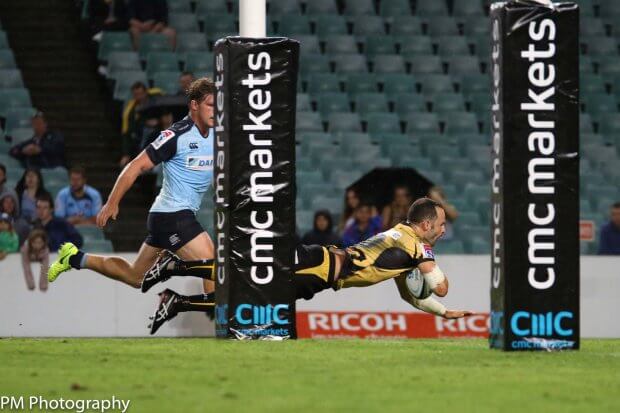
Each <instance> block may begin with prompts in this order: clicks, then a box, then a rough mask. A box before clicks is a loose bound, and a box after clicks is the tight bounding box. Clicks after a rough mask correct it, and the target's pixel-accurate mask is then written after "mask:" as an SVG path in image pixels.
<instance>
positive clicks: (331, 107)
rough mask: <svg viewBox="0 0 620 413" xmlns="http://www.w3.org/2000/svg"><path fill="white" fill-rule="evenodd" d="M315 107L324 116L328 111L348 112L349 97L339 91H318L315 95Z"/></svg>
mask: <svg viewBox="0 0 620 413" xmlns="http://www.w3.org/2000/svg"><path fill="white" fill-rule="evenodd" d="M317 109H318V111H319V112H320V113H321V115H323V116H324V117H326V118H327V116H329V114H330V113H335V112H350V111H351V106H350V104H349V97H348V96H347V94H346V93H340V92H326V93H320V94H318V95H317Z"/></svg>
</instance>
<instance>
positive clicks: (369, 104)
mask: <svg viewBox="0 0 620 413" xmlns="http://www.w3.org/2000/svg"><path fill="white" fill-rule="evenodd" d="M353 102H354V105H355V111H356V112H358V113H359V114H360V115H361V116H362V118H363V119H365V118H366V115H367V114H369V113H373V112H388V111H389V105H388V102H387V99H386V97H385V94H383V93H376V92H375V93H357V94H355V96H354V97H353Z"/></svg>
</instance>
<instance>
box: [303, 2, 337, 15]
mask: <svg viewBox="0 0 620 413" xmlns="http://www.w3.org/2000/svg"><path fill="white" fill-rule="evenodd" d="M306 14H310V15H312V14H338V5H337V4H336V1H335V0H312V1H308V2H307V3H306Z"/></svg>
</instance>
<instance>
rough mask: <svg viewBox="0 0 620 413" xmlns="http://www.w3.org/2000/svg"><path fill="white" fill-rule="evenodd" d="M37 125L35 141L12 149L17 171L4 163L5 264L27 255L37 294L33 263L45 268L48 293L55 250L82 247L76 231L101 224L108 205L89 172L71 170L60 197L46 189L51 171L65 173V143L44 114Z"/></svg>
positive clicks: (42, 283)
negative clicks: (90, 180) (102, 211)
mask: <svg viewBox="0 0 620 413" xmlns="http://www.w3.org/2000/svg"><path fill="white" fill-rule="evenodd" d="M31 125H32V137H31V138H30V139H27V140H24V141H22V142H18V143H15V144H14V145H13V146H12V147H10V149H8V155H10V156H11V157H12V158H13V159H15V160H16V161H17V162H15V163H11V165H12V166H9V167H11V168H14V169H15V170H14V171H12V170H9V169H7V165H4V164H0V261H2V260H4V259H5V258H6V256H7V254H10V253H18V252H19V253H21V256H22V263H23V267H24V276H25V279H26V285H27V287H28V289H30V290H33V289H35V278H34V276H33V273H32V268H31V264H32V263H34V262H39V263H41V269H40V277H39V278H40V280H39V289H40V290H41V291H46V290H47V278H46V276H45V274H46V272H47V266H48V264H49V253H50V251H56V250H57V249H58V248H59V247H60V245H61V244H62V243H63V242H67V241H69V242H73V243H75V244H76V245H79V246H81V245H82V244H83V238H82V235H81V234H80V232H79V231H78V229H76V227H78V228H79V227H83V226H93V225H95V217H96V215H97V213H98V212H99V210H100V209H101V204H102V200H101V195H100V193H99V192H98V191H97V190H96V189H95V188H93V187H91V186H89V185H87V177H86V170H85V169H84V168H82V167H80V166H76V167H73V168H71V169H70V170H69V172H68V182H67V185H66V186H64V187H62V188H60V190H59V191H57V193H54V194H52V193H50V191H48V190H47V189H46V187H45V179H44V176H45V174H46V173H48V172H47V171H52V170H57V169H56V168H61V169H60V170H61V171H63V170H65V169H64V168H65V165H66V164H65V148H64V139H63V136H62V134H61V133H59V132H56V131H53V130H50V129H49V128H48V124H47V121H46V119H45V116H44V115H43V113H41V112H38V111H37V112H35V113H34V115H33V116H32V122H31ZM8 138H10V136H9V137H8ZM5 139H6V138H5ZM13 162H14V161H13ZM22 168H23V173H22V174H21V177H20V178H19V180H18V181H17V183H16V184H15V185H14V186H12V185H10V184H9V183H8V182H7V176H8V175H11V176H15V172H17V171H19V170H21V169H22ZM17 173H19V172H17ZM54 192H56V191H54ZM54 196H55V202H54Z"/></svg>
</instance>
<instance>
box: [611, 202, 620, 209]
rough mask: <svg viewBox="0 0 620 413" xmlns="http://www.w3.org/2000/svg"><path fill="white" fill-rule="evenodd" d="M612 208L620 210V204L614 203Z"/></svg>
mask: <svg viewBox="0 0 620 413" xmlns="http://www.w3.org/2000/svg"><path fill="white" fill-rule="evenodd" d="M611 207H612V208H613V209H616V208H620V202H614V203H613V204H612V205H611Z"/></svg>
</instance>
